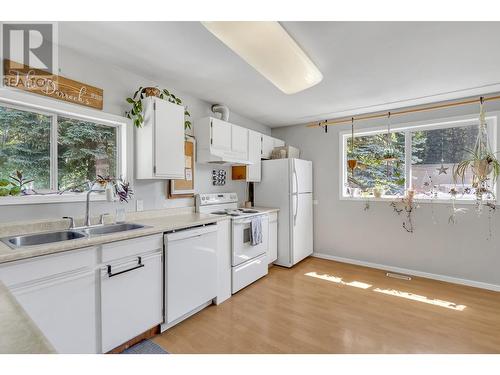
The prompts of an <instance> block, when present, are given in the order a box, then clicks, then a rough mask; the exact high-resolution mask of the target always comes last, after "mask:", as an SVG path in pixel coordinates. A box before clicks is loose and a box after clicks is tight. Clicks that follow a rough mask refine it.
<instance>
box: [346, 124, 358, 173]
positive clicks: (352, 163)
mask: <svg viewBox="0 0 500 375" xmlns="http://www.w3.org/2000/svg"><path fill="white" fill-rule="evenodd" d="M348 154H350V155H351V157H350V158H348V159H347V166H348V167H349V169H350V170H351V175H352V176H353V177H354V168H356V165H357V164H358V161H357V160H356V159H355V158H354V117H352V118H351V148H350V150H349V152H348Z"/></svg>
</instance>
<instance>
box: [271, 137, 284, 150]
mask: <svg viewBox="0 0 500 375" xmlns="http://www.w3.org/2000/svg"><path fill="white" fill-rule="evenodd" d="M284 145H285V141H282V140H281V139H278V138H273V148H274V147H283V146H284Z"/></svg>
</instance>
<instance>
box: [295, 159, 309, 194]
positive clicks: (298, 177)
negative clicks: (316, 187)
mask: <svg viewBox="0 0 500 375" xmlns="http://www.w3.org/2000/svg"><path fill="white" fill-rule="evenodd" d="M290 169H291V171H290V175H291V176H292V193H312V161H309V160H302V159H290Z"/></svg>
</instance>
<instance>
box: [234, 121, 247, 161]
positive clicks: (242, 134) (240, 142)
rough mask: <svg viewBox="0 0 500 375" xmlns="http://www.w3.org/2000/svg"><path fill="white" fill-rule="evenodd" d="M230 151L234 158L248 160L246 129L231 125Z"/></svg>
mask: <svg viewBox="0 0 500 375" xmlns="http://www.w3.org/2000/svg"><path fill="white" fill-rule="evenodd" d="M231 127H232V129H231V151H232V154H233V155H234V156H235V157H238V158H241V159H244V160H248V129H246V128H243V127H241V126H236V125H231Z"/></svg>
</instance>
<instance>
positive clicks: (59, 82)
mask: <svg viewBox="0 0 500 375" xmlns="http://www.w3.org/2000/svg"><path fill="white" fill-rule="evenodd" d="M3 67H4V69H3V70H4V78H3V80H4V86H9V87H15V88H17V89H20V90H24V91H29V92H32V93H35V94H39V95H44V96H48V97H50V98H53V99H59V100H64V101H66V102H70V103H74V104H80V105H84V106H87V107H91V108H96V109H102V102H103V96H102V95H103V92H102V89H99V88H97V87H94V86H90V85H86V84H84V83H81V82H77V81H73V80H72V79H68V78H64V77H61V76H58V75H55V74H50V73H48V72H45V71H43V70H40V69H35V68H31V67H29V66H27V65H23V64H20V63H16V62H13V61H10V60H7V59H5V60H4V64H3Z"/></svg>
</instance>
